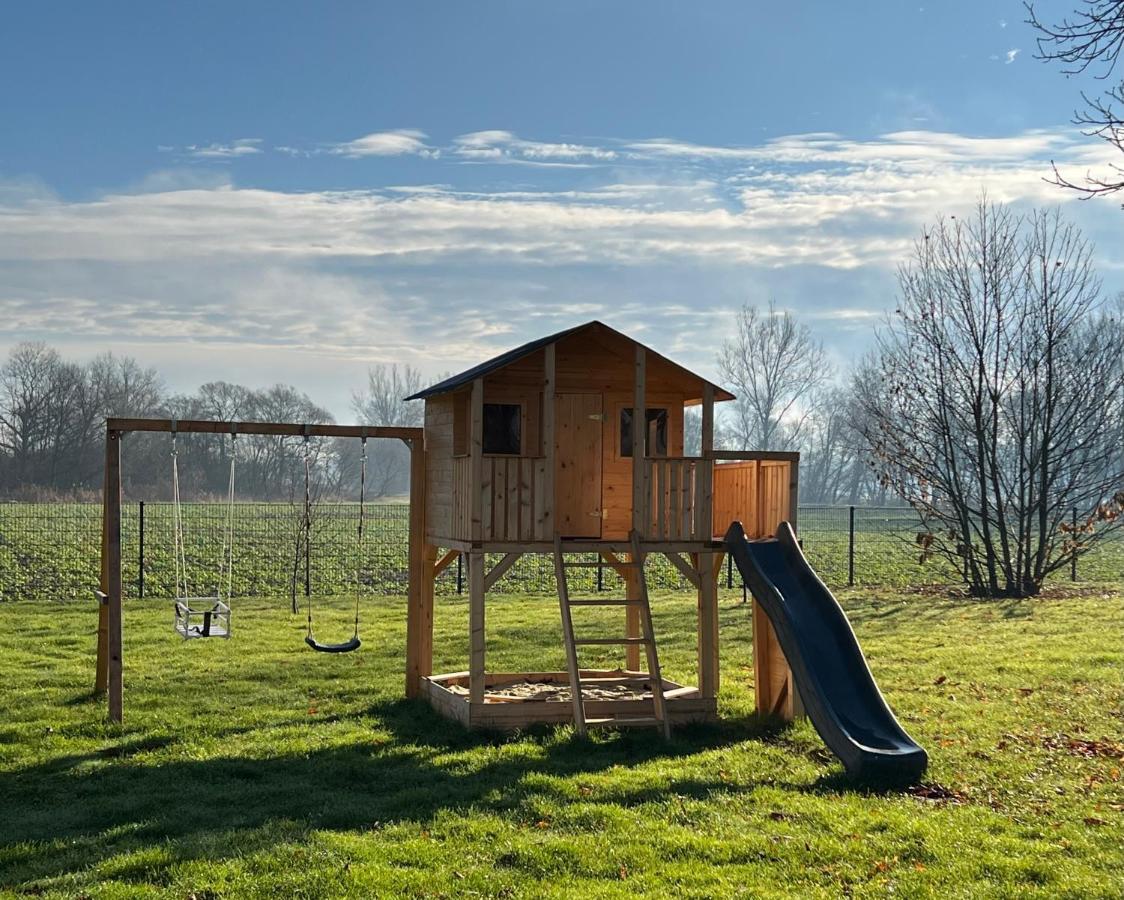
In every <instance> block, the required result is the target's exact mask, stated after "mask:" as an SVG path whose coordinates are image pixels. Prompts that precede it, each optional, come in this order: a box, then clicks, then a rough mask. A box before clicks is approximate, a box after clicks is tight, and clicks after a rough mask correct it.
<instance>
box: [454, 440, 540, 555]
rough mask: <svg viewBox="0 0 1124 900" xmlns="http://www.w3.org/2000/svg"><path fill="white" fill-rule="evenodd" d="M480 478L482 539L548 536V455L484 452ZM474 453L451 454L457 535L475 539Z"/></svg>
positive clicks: (461, 537) (504, 539)
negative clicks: (473, 524)
mask: <svg viewBox="0 0 1124 900" xmlns="http://www.w3.org/2000/svg"><path fill="white" fill-rule="evenodd" d="M482 468H483V471H482V472H481V482H480V536H479V540H484V541H550V540H553V539H554V535H553V534H547V533H546V524H547V520H548V515H547V513H548V503H547V497H546V460H545V459H544V458H542V457H532V456H486V457H484V459H483V461H482ZM471 486H472V459H471V457H458V458H457V459H454V460H453V529H454V531H455V534H454V537H457V538H460V539H461V540H473V539H474V536H473V534H472V495H471V490H472V487H471Z"/></svg>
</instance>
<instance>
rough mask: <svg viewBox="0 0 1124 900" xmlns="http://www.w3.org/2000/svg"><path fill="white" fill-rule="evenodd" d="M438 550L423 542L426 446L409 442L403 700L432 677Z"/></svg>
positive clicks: (416, 692) (416, 441) (422, 441)
mask: <svg viewBox="0 0 1124 900" xmlns="http://www.w3.org/2000/svg"><path fill="white" fill-rule="evenodd" d="M436 562H437V548H436V547H434V546H433V545H431V544H429V543H428V542H427V541H426V539H425V442H424V440H423V439H422V438H420V437H418V438H414V439H413V440H412V441H410V535H409V572H410V585H409V590H408V597H407V604H406V696H407V697H416V696H417V695H418V691H419V690H420V688H421V679H422V678H423V677H425V676H427V675H432V674H433V582H434V579H435V578H436V577H437V573H436Z"/></svg>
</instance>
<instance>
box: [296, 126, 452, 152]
mask: <svg viewBox="0 0 1124 900" xmlns="http://www.w3.org/2000/svg"><path fill="white" fill-rule="evenodd" d="M426 137H427V135H426V134H425V132H424V131H418V130H417V129H414V128H398V129H395V130H393V131H376V132H373V133H371V134H368V135H364V136H363V137H360V138H356V139H355V140H353V141H345V142H344V143H342V144H334V145H332V147H331V148H330V151H329V152H331V153H335V154H337V155H339V156H346V157H349V158H350V159H361V158H362V157H366V156H411V155H413V156H426V157H431V158H436V157H437V156H439V155H440V151H439V150H437V149H435V148H433V147H430V146H429V145H428V144H426V142H425V141H426ZM278 149H281V148H278ZM284 150H285V151H286V152H294V148H292V147H286V148H284Z"/></svg>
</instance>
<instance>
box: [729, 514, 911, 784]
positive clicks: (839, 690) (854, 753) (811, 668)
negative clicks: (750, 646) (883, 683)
mask: <svg viewBox="0 0 1124 900" xmlns="http://www.w3.org/2000/svg"><path fill="white" fill-rule="evenodd" d="M726 547H727V550H728V552H729V553H730V555H731V556H732V557H733V560H734V563H735V564H736V565H737V567H738V570H739V571H740V572H741V574H742V578H744V579H745V583H746V585H748V587H749V589H750V590H751V591H752V592H753V596H754V598H755V600H756V601H757V602H758V603H759V604H761V608H762V609H763V610H764V612H765V614H766V615H767V616H768V617H769V621H770V622H772V624H773V630H774V631H775V632H776V634H777V640H778V642H779V643H780V645H781V649H782V650H783V651H784V655H785V658H786V659H787V660H788V664H789V667H790V668H791V669H792V671H793V674H794V675H795V679H796V688H797V690H798V691H799V692H800V697H801V699H802V700H803V701H804V709H805V711H806V712H807V714H808V717H809V718H810V719H811V720H812V724H813V725H815V727H816V731H818V732H819V733H820V737H822V738H823V740H824V743H825V744H827V746H828V748H829V749H830V750H831V751H832V753H834V754H835V755H836V756H838V757H839V759H840V760H842V762H843V765H844V767H845V768H846V769H847V771H848V773H850V774H851V775H853V776H855V777H857V778H862V779H866V780H875V781H883V780H884V781H895V782H902V781H908V782H912V781H916V780H917V779H919V778H920V777H921V775H922V773H923V772H924V771H925V768H926V766H927V765H928V763H929V757H928V756H927V755H926V753H925V750H924V749H923V748H921V747H920V746H918V744H917V743H916V742H914V740H913V739H912V738H911V737H910V736H909V735H908V734H907V733H906V732H905V729H903V728H902V727H901V725H900V724H898V720H897V719H896V718H894V714H893V712H891V711H890V707H889V706H888V705H887V703H886V700H885V699H884V698H883V696H882V692H881V691H879V690H878V685H877V684H875V682H874V677H873V676H872V675H871V674H870V668H869V667H868V666H867V663H866V657H864V656H863V652H862V650H861V649H860V647H859V642H858V641H857V640H856V639H855V633H854V632H853V631H852V630H851V623H850V622H848V621H847V616H846V614H845V613H844V612H843V609H842V607H840V605H839V602H838V601H837V600H836V599H835V597H834V596H833V595H832V593H831V591H829V590H828V589H827V587H826V586H825V585H824V583H823V582H822V581H820V579H819V577H818V576H817V575H816V573H815V572H814V571H813V570H812V567H811V566H810V565H809V564H808V560H807V559H805V558H804V554H803V552H802V551H801V550H800V545H799V544H798V543H797V542H796V535H795V534H794V533H793V531H792V526H791V525H789V523H788V522H782V523H781V524H780V526H779V527H778V528H777V537H776V538H770V539H768V540H761V541H750V540H747V539H746V537H745V532H744V531H743V530H742V526H741V523H740V522H734V523H733V524H732V525H731V526H730V528H729V530H728V531H727V532H726Z"/></svg>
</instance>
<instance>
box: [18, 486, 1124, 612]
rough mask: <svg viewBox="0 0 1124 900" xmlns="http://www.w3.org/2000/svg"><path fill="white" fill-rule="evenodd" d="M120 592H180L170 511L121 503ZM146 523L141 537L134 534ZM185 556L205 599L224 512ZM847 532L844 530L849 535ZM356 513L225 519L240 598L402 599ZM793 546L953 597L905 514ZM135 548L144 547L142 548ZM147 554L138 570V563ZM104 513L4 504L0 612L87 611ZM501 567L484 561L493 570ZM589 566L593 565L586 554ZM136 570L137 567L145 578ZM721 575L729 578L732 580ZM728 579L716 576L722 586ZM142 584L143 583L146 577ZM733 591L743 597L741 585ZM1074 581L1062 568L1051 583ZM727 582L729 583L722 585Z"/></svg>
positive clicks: (1121, 551) (211, 512)
mask: <svg viewBox="0 0 1124 900" xmlns="http://www.w3.org/2000/svg"><path fill="white" fill-rule="evenodd" d="M122 513H123V516H122V548H121V549H122V581H123V586H124V590H125V595H126V596H127V597H139V596H142V595H143V596H144V597H145V598H148V599H153V600H161V599H168V598H170V597H172V596H173V595H174V593H175V585H174V581H175V574H174V572H175V567H174V565H173V555H172V554H173V550H172V546H173V540H172V533H173V530H172V505H171V504H170V503H164V502H150V503H145V504H143V513H142V505H141V504H140V503H137V502H130V503H127V504H125V505H124V507H123V509H122ZM142 515H143V526H144V530H143V534H142V532H141V521H142ZM183 516H184V539H185V548H184V555H185V559H186V563H187V580H188V588H189V591H190V592H192V593H196V594H204V595H207V594H213V593H214V592H215V590H216V589H217V587H218V582H219V577H220V572H221V569H222V565H221V559H222V547H223V533H224V526H225V517H226V507H225V505H224V504H222V503H186V504H184V505H183ZM852 522H853V528H852ZM358 524H359V506H358V504H357V503H327V502H322V503H318V504H315V505H314V508H313V510H312V515H311V521H310V524H309V528H308V538H309V540H308V545H307V553H306V552H305V550H306V547H305V540H304V523H303V513H302V509H301V505H300V504H290V503H238V504H236V505H235V507H234V577H233V594H234V596H235V597H286V598H287V597H290V596H292V595H293V594H295V595H296V596H297V597H298V599H299V598H301V597H303V596H305V594H306V593H307V594H310V595H312V596H344V595H350V594H352V593H353V592H354V590H355V586H356V575H357V573H358V577H359V589H360V591H361V592H364V593H372V594H405V593H406V588H407V581H408V569H407V534H408V531H409V507H408V506H406V505H405V504H372V505H368V506H367V508H366V513H365V524H364V538H363V544H362V548H360V545H359V542H358ZM799 524H800V529H799V530H800V537H801V540H802V541H803V545H804V551H805V553H806V554H807V555H808V558H809V560H810V561H811V563H812V565H813V566H814V567H815V569H816V571H817V572H818V573H819V574H820V576H821V577H822V578H823V579H824V581H825V582H827V584H829V585H831V586H833V587H839V586H843V585H846V584H847V583H848V581H849V580H850V579H851V578H852V574H853V582H854V583H855V584H857V585H864V584H866V585H887V586H905V585H918V584H956V583H958V582H959V577H958V574H957V573H956V572H955V571H954V570H953V568H952V566H951V565H950V564H949V563H948V562H947V561H944V560H941V559H939V558H933V559H929V560H927V561H926V562H924V563H922V562H920V555H921V554H920V548H919V547H918V546H917V544H916V537H917V534H918V532H919V531H920V530H921V529H920V525H919V522H918V519H917V515H916V514H915V513H914V512H913V511H912V510H910V509H908V508H901V507H855V508H854V511H853V513H852V510H851V509H850V508H849V507H830V506H801V507H800V518H799ZM142 545H143V546H142ZM142 549H143V559H142ZM100 555H101V507H100V505H99V504H94V503H0V599H3V600H16V599H27V600H71V599H76V598H91V597H92V593H91V592H92V590H93V588H94V587H95V586H96V585H97V584H98V580H99V571H100ZM499 559H500V557H499V556H489V558H488V567H489V569H490V568H491V567H492V566H493V565H495V563H496V562H498V561H499ZM584 559H585V561H587V562H596V561H597V557H596V556H594V555H586V556H585V557H584ZM142 565H143V568H142ZM1077 570H1078V578H1079V580H1083V581H1113V580H1120V579H1121V578H1122V577H1124V535H1118V536H1117V537H1116V538H1115V539H1113V540H1110V541H1108V542H1106V543H1105V544H1103V545H1102V546H1100V547H1099V548H1097V549H1096V550H1095V551H1093V552H1092V553H1089V554H1086V555H1084V556H1081V557H1080V558H1079V560H1078V565H1077ZM727 572H729V570H727ZM647 573H648V579H649V585H650V587H651V588H652V589H665V590H675V589H679V588H684V587H687V586H688V585H687V583H686V581H685V580H684V578H683V576H682V575H681V574H680V573H679V571H678V570H677V569H676V568H675V567H674V566H672V565H671V563H669V562H668V561H667V560H666V559H665V558H664V557H663V556H662V555H652V556H650V557H649V561H648V568H647ZM725 574H726V573H725V572H724V575H725ZM142 576H143V577H142ZM730 576H731V577H730V584H731V586H733V587H739V586H740V579H738V577H737V572H736V571H733V572H730ZM1069 577H1070V571H1069V567H1066V568H1065V569H1064V570H1063V571H1061V572H1058V573H1057V574H1056V575H1055V576H1054V580H1055V582H1058V581H1063V580H1067V579H1068V578H1069ZM572 578H573V585H572V588H573V589H574V590H580V591H583V592H585V591H599V590H600V591H604V592H607V593H608V592H615V593H619V592H621V591H623V589H624V587H623V584H622V582H621V580H620V578H619V577H618V576H617V574H616V573H615V572H614V571H613V569H612V568H611V567H610V566H609V565H603V566H602V567H601V568H593V567H591V568H584V569H575V570H574V572H573V576H572ZM723 583H727V582H726V578H723ZM467 584H468V572H467V567H466V566H465V564H464V562H463V561H456V562H454V563H452V564H451V565H449V566H448V567H447V568H446V569H445V570H444V571H443V572H442V573H441V575H440V577H439V578H438V579H437V592H438V594H441V595H449V594H455V593H457V592H458V591H464V590H467ZM493 590H494V591H496V592H499V593H531V594H553V593H554V590H555V586H554V564H553V560H552V558H551V557H550V556H549V555H539V554H529V555H526V556H523V557H521V558H520V559H519V561H518V562H517V563H516V564H515V565H514V566H513V567H512V568H511V570H510V571H508V572H507V573H506V574H505V575H504V576H503V578H502V579H500V581H499V582H498V583H497V584H496V586H495V587H494V588H493Z"/></svg>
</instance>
